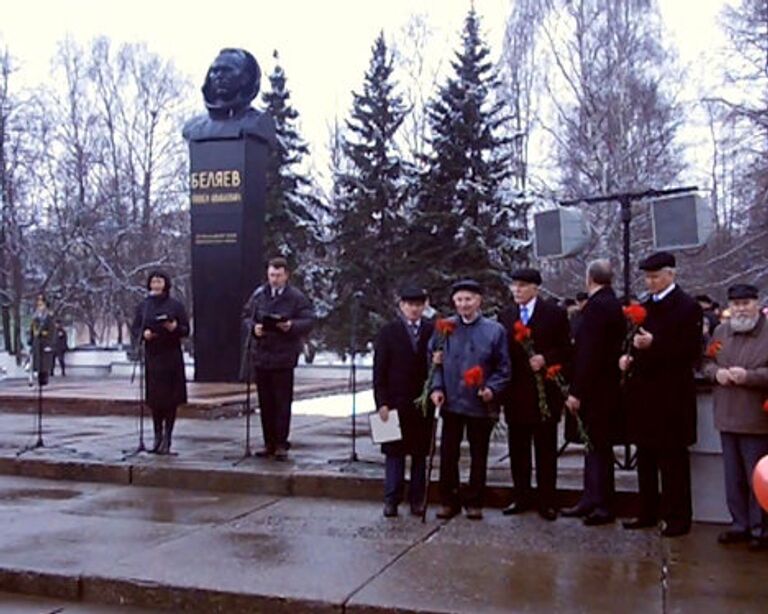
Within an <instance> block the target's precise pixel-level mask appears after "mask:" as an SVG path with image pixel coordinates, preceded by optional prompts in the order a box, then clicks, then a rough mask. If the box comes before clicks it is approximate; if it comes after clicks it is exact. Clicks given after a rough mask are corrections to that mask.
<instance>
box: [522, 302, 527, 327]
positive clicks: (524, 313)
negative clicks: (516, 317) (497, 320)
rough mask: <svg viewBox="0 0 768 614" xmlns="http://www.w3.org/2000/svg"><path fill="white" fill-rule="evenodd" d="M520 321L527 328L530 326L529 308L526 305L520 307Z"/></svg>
mask: <svg viewBox="0 0 768 614" xmlns="http://www.w3.org/2000/svg"><path fill="white" fill-rule="evenodd" d="M520 320H521V321H522V322H523V324H524V325H525V326H528V307H527V306H526V305H523V306H522V307H520Z"/></svg>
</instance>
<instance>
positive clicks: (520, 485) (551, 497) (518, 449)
mask: <svg viewBox="0 0 768 614" xmlns="http://www.w3.org/2000/svg"><path fill="white" fill-rule="evenodd" d="M507 425H508V438H507V441H508V442H509V463H510V465H511V467H512V481H513V482H514V486H515V499H516V501H518V502H519V503H521V504H523V505H528V504H531V503H533V493H532V491H531V445H533V448H534V451H535V455H536V491H537V494H538V496H537V501H536V503H537V505H538V506H539V507H551V506H553V505H554V503H555V486H556V482H557V423H556V422H541V423H538V424H515V423H514V422H510V421H507Z"/></svg>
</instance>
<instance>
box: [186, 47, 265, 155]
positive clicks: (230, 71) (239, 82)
mask: <svg viewBox="0 0 768 614" xmlns="http://www.w3.org/2000/svg"><path fill="white" fill-rule="evenodd" d="M260 85H261V69H260V68H259V64H258V62H257V61H256V58H254V57H253V55H251V54H250V53H249V52H248V51H246V50H245V49H233V48H227V49H222V50H221V51H220V52H219V55H218V56H217V57H216V59H215V60H214V61H213V64H211V67H210V68H209V69H208V73H207V74H206V76H205V83H203V87H202V92H203V99H204V100H205V106H206V108H207V109H208V113H207V114H205V115H198V116H197V117H194V118H193V119H191V120H189V121H188V122H187V123H186V124H185V125H184V131H183V135H184V138H185V139H187V140H188V141H209V140H217V139H238V138H241V137H243V136H255V137H258V138H260V139H263V140H265V141H267V142H269V143H272V142H274V140H275V125H274V122H273V121H272V118H271V117H270V116H269V115H267V114H266V113H262V112H261V111H257V110H256V109H254V108H253V107H251V102H252V101H253V99H254V98H256V96H257V95H258V93H259V88H260Z"/></svg>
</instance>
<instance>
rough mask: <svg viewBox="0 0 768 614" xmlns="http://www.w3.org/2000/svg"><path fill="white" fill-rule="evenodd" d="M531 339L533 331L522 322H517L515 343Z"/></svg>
mask: <svg viewBox="0 0 768 614" xmlns="http://www.w3.org/2000/svg"><path fill="white" fill-rule="evenodd" d="M530 338H531V329H530V328H528V327H527V326H526V325H525V324H523V323H522V322H521V321H520V320H518V321H517V322H515V341H517V342H518V343H522V342H523V341H525V340H526V339H530Z"/></svg>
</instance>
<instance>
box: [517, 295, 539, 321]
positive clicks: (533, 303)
mask: <svg viewBox="0 0 768 614" xmlns="http://www.w3.org/2000/svg"><path fill="white" fill-rule="evenodd" d="M536 298H537V297H535V296H534V297H533V298H532V299H531V300H530V301H528V302H527V303H523V304H522V305H519V306H518V308H519V309H522V308H523V307H525V308H526V309H527V310H528V317H529V318H530V317H531V316H532V315H533V310H534V309H536Z"/></svg>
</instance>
